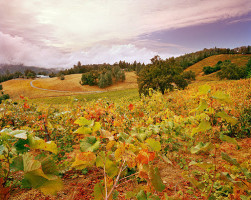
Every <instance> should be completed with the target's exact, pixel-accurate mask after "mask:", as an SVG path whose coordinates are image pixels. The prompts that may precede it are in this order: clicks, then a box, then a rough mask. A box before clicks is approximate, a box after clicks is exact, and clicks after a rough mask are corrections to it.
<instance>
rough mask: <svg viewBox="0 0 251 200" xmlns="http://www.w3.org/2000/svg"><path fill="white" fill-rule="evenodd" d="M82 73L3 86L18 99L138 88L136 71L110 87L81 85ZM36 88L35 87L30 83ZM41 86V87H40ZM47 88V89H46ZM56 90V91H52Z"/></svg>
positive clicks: (21, 80)
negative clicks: (21, 96) (123, 80)
mask: <svg viewBox="0 0 251 200" xmlns="http://www.w3.org/2000/svg"><path fill="white" fill-rule="evenodd" d="M80 79H81V74H72V75H66V76H65V80H60V79H59V78H57V77H55V78H48V79H36V80H33V81H32V80H30V79H15V80H9V81H6V82H3V83H2V85H3V88H4V90H5V92H6V93H7V94H9V95H10V97H11V98H12V99H18V98H19V96H20V95H23V96H25V97H28V98H41V97H55V96H65V95H72V94H78V93H81V92H82V93H83V94H84V93H93V92H94V93H95V92H97V91H100V92H106V91H115V90H124V89H131V88H137V87H138V84H137V76H136V74H135V73H134V72H126V80H125V82H120V83H116V84H114V85H112V86H110V87H107V88H104V89H101V88H99V87H98V86H88V85H84V86H82V85H80V84H79V81H80ZM31 81H32V85H33V86H35V87H36V88H33V87H32V86H31V84H30V82H31ZM39 88H41V89H39ZM46 89H47V90H46ZM52 90H55V91H52Z"/></svg>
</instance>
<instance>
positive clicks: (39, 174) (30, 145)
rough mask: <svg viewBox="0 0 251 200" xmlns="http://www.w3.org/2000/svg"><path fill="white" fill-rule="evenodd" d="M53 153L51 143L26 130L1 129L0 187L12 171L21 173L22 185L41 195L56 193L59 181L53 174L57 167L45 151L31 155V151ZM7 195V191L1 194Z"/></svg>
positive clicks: (53, 149)
mask: <svg viewBox="0 0 251 200" xmlns="http://www.w3.org/2000/svg"><path fill="white" fill-rule="evenodd" d="M35 149H36V150H41V151H45V152H44V153H46V152H52V153H57V146H56V144H55V143H54V142H52V141H48V142H45V141H44V140H42V139H40V138H38V137H35V136H34V135H33V134H32V133H29V132H28V131H26V130H14V131H13V130H11V129H3V130H1V131H0V150H1V151H0V160H1V169H0V171H1V177H0V178H2V180H3V182H2V184H1V186H2V187H7V188H8V181H9V178H10V176H11V174H12V173H14V172H17V171H22V172H23V179H22V182H23V184H24V186H25V187H33V188H36V189H39V190H41V191H42V192H43V193H45V194H56V192H57V191H59V190H61V189H62V186H63V184H62V181H61V179H60V178H59V177H58V176H57V166H56V165H55V162H54V160H53V158H52V157H51V156H49V154H47V155H46V157H43V156H42V157H38V156H37V158H35V156H34V154H33V151H32V150H35ZM5 195H7V194H5Z"/></svg>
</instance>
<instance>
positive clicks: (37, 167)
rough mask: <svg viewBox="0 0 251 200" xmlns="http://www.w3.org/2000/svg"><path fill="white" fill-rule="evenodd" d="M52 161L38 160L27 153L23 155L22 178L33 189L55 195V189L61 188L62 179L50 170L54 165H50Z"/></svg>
mask: <svg viewBox="0 0 251 200" xmlns="http://www.w3.org/2000/svg"><path fill="white" fill-rule="evenodd" d="M51 164H52V162H43V163H41V162H39V161H38V160H35V159H33V157H32V156H31V155H30V154H29V153H27V154H24V155H23V165H24V172H25V174H24V180H26V181H28V183H29V184H30V185H31V186H32V187H33V188H35V189H39V190H41V191H42V192H43V193H44V194H52V195H55V194H56V193H57V191H59V190H61V189H62V188H63V182H62V180H61V179H60V178H59V177H57V176H56V175H55V174H54V173H46V174H45V172H51V169H52V168H53V167H54V165H53V166H51Z"/></svg>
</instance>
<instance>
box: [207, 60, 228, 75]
mask: <svg viewBox="0 0 251 200" xmlns="http://www.w3.org/2000/svg"><path fill="white" fill-rule="evenodd" d="M226 62H227V63H228V62H229V61H228V60H225V61H224V62H222V61H219V62H218V63H217V64H216V65H215V66H214V67H210V66H206V67H203V72H204V74H205V75H208V74H212V73H214V72H217V71H219V70H221V66H222V65H223V64H224V63H226Z"/></svg>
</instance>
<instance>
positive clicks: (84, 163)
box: [71, 152, 96, 170]
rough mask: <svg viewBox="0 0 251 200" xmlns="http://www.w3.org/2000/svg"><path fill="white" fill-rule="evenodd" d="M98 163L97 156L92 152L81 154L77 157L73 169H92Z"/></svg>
mask: <svg viewBox="0 0 251 200" xmlns="http://www.w3.org/2000/svg"><path fill="white" fill-rule="evenodd" d="M95 161H96V155H95V154H94V153H92V152H81V153H79V154H77V155H76V159H75V161H74V162H73V163H72V166H71V167H72V168H75V169H79V170H82V169H84V168H86V167H91V166H93V165H94V163H95Z"/></svg>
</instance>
